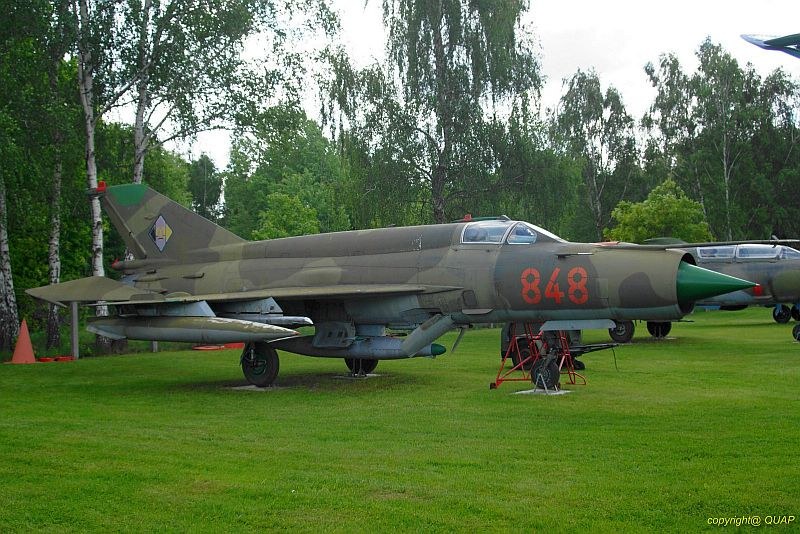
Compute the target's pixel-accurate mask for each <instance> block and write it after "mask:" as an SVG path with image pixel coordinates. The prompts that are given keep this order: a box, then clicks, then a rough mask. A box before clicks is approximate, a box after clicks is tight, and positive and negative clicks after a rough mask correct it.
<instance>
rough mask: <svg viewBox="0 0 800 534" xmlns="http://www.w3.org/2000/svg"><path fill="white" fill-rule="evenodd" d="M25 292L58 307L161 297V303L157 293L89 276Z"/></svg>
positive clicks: (101, 277) (102, 277) (104, 278)
mask: <svg viewBox="0 0 800 534" xmlns="http://www.w3.org/2000/svg"><path fill="white" fill-rule="evenodd" d="M25 292H26V293H27V294H28V295H30V296H32V297H34V298H37V299H41V300H44V301H47V302H49V303H51V304H57V305H59V306H64V305H65V303H67V302H95V301H98V300H104V301H106V302H117V301H133V300H137V299H141V300H148V299H153V298H158V297H161V302H163V297H162V296H161V295H159V294H158V293H154V292H152V291H147V290H146V289H137V288H135V287H131V286H129V285H125V284H123V283H122V282H117V281H116V280H112V279H111V278H106V277H104V276H90V277H88V278H79V279H77V280H71V281H69V282H62V283H60V284H51V285H49V286H42V287H34V288H31V289H26V290H25Z"/></svg>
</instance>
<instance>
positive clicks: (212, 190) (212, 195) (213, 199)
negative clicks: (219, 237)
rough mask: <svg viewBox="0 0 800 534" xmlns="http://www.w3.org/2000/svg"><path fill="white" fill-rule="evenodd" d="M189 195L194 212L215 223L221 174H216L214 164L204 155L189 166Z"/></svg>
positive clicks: (220, 192) (220, 191)
mask: <svg viewBox="0 0 800 534" xmlns="http://www.w3.org/2000/svg"><path fill="white" fill-rule="evenodd" d="M189 193H190V194H191V195H192V209H193V210H194V212H195V213H197V214H198V215H202V216H203V217H205V218H206V219H209V220H212V221H216V220H217V218H218V217H219V200H220V195H222V174H220V173H218V172H217V168H216V167H215V166H214V162H213V161H211V158H209V157H208V156H207V155H205V154H202V155H201V156H200V159H198V160H196V161H193V162H192V163H191V165H190V166H189Z"/></svg>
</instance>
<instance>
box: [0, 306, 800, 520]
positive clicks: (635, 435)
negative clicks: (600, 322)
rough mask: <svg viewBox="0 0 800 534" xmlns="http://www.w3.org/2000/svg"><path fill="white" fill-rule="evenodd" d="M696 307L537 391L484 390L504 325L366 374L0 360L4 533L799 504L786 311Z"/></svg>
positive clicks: (639, 515) (177, 359)
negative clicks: (558, 391) (258, 386)
mask: <svg viewBox="0 0 800 534" xmlns="http://www.w3.org/2000/svg"><path fill="white" fill-rule="evenodd" d="M690 319H692V320H693V321H694V322H693V323H678V324H675V325H674V327H673V329H672V332H671V333H670V336H669V338H667V339H665V340H660V341H657V340H653V339H651V338H650V337H649V336H648V334H647V332H646V329H645V328H644V324H643V323H640V324H638V325H637V334H636V337H635V338H634V342H633V343H632V344H629V345H625V346H621V347H617V348H616V349H615V352H612V351H610V350H608V351H602V352H595V353H591V354H588V355H586V356H585V357H584V361H585V363H586V364H587V369H586V371H584V374H585V375H586V377H587V379H588V385H586V386H568V389H570V390H571V393H569V394H566V395H561V396H549V397H546V396H540V395H514V394H513V393H514V392H515V391H519V390H524V389H529V387H530V386H529V384H525V383H505V384H503V385H502V386H500V388H499V389H497V390H490V389H489V387H488V385H489V382H491V381H492V380H493V379H494V377H495V374H496V372H497V366H498V365H499V355H498V352H499V348H498V346H499V331H498V330H475V331H471V332H468V333H467V335H466V336H465V337H464V339H463V340H462V342H461V345H460V346H459V348H458V350H457V352H456V353H454V354H450V353H448V354H446V355H444V356H441V357H439V358H438V359H436V360H430V359H427V358H420V359H415V360H409V361H398V362H381V363H380V365H378V368H377V370H376V373H377V374H378V375H379V376H377V377H374V378H370V379H367V380H348V379H342V378H340V377H341V376H343V374H344V371H345V369H346V368H345V366H344V363H343V362H342V361H341V360H327V359H317V358H305V357H302V356H295V355H291V354H283V355H282V357H281V372H280V375H279V377H278V381H277V387H275V388H272V389H270V390H267V391H248V390H236V389H232V386H238V385H243V384H244V379H243V378H242V376H241V371H240V369H239V367H238V358H239V354H238V351H217V352H200V351H181V352H162V353H159V354H136V355H126V356H110V357H100V358H88V359H84V360H80V361H77V362H70V363H48V364H37V365H28V366H22V365H2V366H0V495H1V496H2V506H1V507H0V531H2V532H15V531H31V530H39V531H48V532H64V531H128V532H134V531H135V532H141V531H154V530H177V531H217V532H222V531H240V530H277V529H290V530H293V531H294V530H299V531H343V532H350V531H362V532H374V531H397V530H400V531H423V530H424V531H475V532H477V531H482V530H493V531H494V530H499V531H540V530H559V531H560V530H574V529H580V530H587V529H588V530H595V531H598V530H599V531H643V530H644V531H674V532H686V531H695V530H701V529H710V528H712V527H711V526H710V525H709V524H708V519H709V518H717V517H742V516H745V517H748V516H754V515H758V516H760V517H761V518H764V519H765V518H766V517H767V516H770V515H777V516H781V515H794V516H800V461H798V460H800V424H799V423H800V400H799V399H800V393H799V392H800V345H798V344H797V343H796V342H794V341H793V339H792V336H791V328H792V325H791V324H790V325H777V324H775V323H774V322H773V321H772V317H771V314H770V311H769V310H768V309H764V308H756V309H750V310H745V311H742V312H697V313H695V314H694V315H692V316H690ZM454 339H455V335H454V334H451V335H448V336H447V337H445V338H444V341H445V343H443V344H445V345H446V346H448V347H449V346H452V343H453V341H454ZM584 340H585V341H588V342H593V341H594V342H607V341H608V340H609V339H608V335H607V333H605V332H599V331H594V332H588V333H586V334H585V335H584ZM798 522H800V519H796V520H795V521H794V523H793V525H790V526H789V528H790V529H796V528H797V525H798ZM784 530H785V527H784Z"/></svg>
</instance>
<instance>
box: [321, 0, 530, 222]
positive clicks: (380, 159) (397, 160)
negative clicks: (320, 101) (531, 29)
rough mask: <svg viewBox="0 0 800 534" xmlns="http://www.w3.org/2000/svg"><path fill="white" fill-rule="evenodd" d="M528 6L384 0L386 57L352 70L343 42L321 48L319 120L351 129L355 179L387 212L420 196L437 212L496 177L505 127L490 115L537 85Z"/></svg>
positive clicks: (430, 214)
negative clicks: (324, 75)
mask: <svg viewBox="0 0 800 534" xmlns="http://www.w3.org/2000/svg"><path fill="white" fill-rule="evenodd" d="M526 9H527V3H524V2H518V1H516V0H501V1H496V2H490V3H486V2H463V1H452V0H448V1H434V2H417V1H414V0H384V2H383V13H384V24H385V26H386V27H387V31H388V34H389V40H388V42H387V44H386V48H387V53H388V60H387V64H386V65H372V66H370V67H368V68H366V69H363V70H361V71H357V70H355V69H353V68H352V66H351V65H350V63H349V60H348V58H347V57H346V56H345V55H344V53H343V52H341V51H338V52H332V53H330V54H329V56H328V59H329V62H330V63H331V68H332V71H333V75H332V77H331V79H328V80H325V84H324V85H325V89H326V91H327V93H328V103H327V104H328V105H327V106H326V107H325V108H324V109H323V120H324V121H329V122H338V123H339V125H340V126H341V128H340V129H341V130H342V132H341V134H340V135H341V136H342V137H345V136H347V137H349V138H356V140H355V141H350V140H348V146H347V147H346V152H344V154H345V155H347V156H350V157H352V158H353V159H352V160H351V165H354V166H355V165H366V167H365V168H364V170H363V172H358V173H357V175H358V176H361V177H363V179H364V182H363V183H362V189H363V190H373V189H376V190H377V194H376V195H375V196H377V197H379V198H381V199H385V200H384V201H385V202H388V203H390V204H389V206H390V207H391V210H390V211H391V213H392V214H393V215H394V216H397V214H400V215H399V216H400V218H404V217H405V216H407V215H406V214H407V213H408V212H409V211H412V212H413V211H415V210H416V207H415V206H414V205H413V204H416V203H419V202H420V201H422V202H426V203H427V204H428V206H427V210H426V212H427V213H426V214H425V216H424V219H423V220H426V221H434V222H445V221H446V220H448V219H451V218H453V217H460V216H462V215H463V214H464V211H466V210H468V209H469V205H470V204H472V205H473V206H475V204H476V203H474V202H473V201H472V199H475V198H477V197H478V196H479V195H481V194H482V193H484V192H485V191H489V190H491V189H492V188H493V187H495V186H496V184H495V183H494V180H495V179H496V178H497V176H496V175H495V174H494V172H493V171H494V166H495V163H496V160H494V157H493V154H492V152H491V149H492V144H493V143H494V142H495V141H496V140H497V137H498V136H502V135H504V134H505V129H504V128H500V129H497V128H494V127H493V124H492V118H493V117H495V116H496V115H497V113H498V109H510V108H512V107H513V106H515V105H517V104H519V103H520V102H524V101H526V100H527V99H528V97H529V96H530V95H531V94H534V93H536V92H537V91H538V89H539V88H540V86H541V80H540V78H539V65H538V62H537V59H536V55H535V53H534V52H533V47H532V45H531V43H530V42H529V41H528V39H527V38H526V33H525V31H524V28H523V27H522V22H521V20H522V16H523V14H524V12H525V10H526ZM338 113H341V114H342V115H344V119H346V123H347V126H348V127H347V128H345V127H344V123H345V120H342V117H339V116H338ZM344 130H348V131H347V132H346V133H345V132H344ZM354 150H355V152H354ZM370 200H372V199H370ZM476 207H477V206H476ZM472 211H474V210H472Z"/></svg>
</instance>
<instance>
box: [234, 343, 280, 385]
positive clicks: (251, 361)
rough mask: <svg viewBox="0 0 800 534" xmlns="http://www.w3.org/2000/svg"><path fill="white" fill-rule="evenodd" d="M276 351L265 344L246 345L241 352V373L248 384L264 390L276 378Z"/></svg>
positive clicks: (277, 364)
mask: <svg viewBox="0 0 800 534" xmlns="http://www.w3.org/2000/svg"><path fill="white" fill-rule="evenodd" d="M279 367H280V361H279V360H278V351H276V350H275V349H273V348H272V347H270V346H269V345H268V344H267V343H248V344H247V345H245V347H244V351H243V352H242V372H243V373H244V377H245V378H246V379H247V381H248V382H250V383H251V384H253V385H254V386H258V387H260V388H265V387H267V386H271V385H272V383H273V382H274V381H275V378H276V377H277V376H278V368H279Z"/></svg>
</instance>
